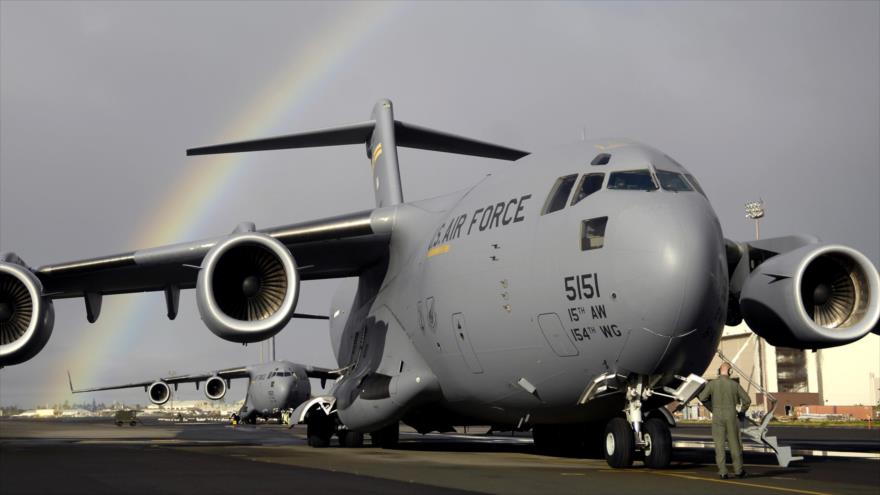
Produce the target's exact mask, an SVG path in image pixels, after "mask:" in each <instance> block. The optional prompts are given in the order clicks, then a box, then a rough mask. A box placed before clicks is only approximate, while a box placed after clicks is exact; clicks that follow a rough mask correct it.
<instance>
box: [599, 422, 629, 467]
mask: <svg viewBox="0 0 880 495" xmlns="http://www.w3.org/2000/svg"><path fill="white" fill-rule="evenodd" d="M635 447H636V442H635V435H634V434H633V431H632V427H630V425H629V422H627V421H626V420H625V419H623V418H612V419H611V421H609V422H608V425H606V426H605V462H607V463H608V465H609V466H611V467H613V468H626V467H630V466H632V463H633V451H634V450H635Z"/></svg>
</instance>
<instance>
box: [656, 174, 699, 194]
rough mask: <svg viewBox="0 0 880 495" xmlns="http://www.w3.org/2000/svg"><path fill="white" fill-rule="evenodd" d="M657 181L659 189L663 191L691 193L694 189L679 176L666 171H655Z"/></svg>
mask: <svg viewBox="0 0 880 495" xmlns="http://www.w3.org/2000/svg"><path fill="white" fill-rule="evenodd" d="M657 180H659V181H660V187H662V188H663V190H664V191H674V192H680V191H693V190H694V188H692V187H691V185H690V184H688V183H687V181H686V180H684V177H682V175H681V174H678V173H675V172H670V171H668V170H659V169H658V170H657Z"/></svg>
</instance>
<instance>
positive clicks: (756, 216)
mask: <svg viewBox="0 0 880 495" xmlns="http://www.w3.org/2000/svg"><path fill="white" fill-rule="evenodd" d="M745 206H746V218H749V219H752V220H754V221H755V240H756V241H757V240H760V239H761V227H760V221H761V219H762V218H764V213H765V211H764V200H763V199H759V200H758V201H749V202H748V203H746V205H745ZM756 337H757V340H756V345H757V346H758V366H759V367H760V369H761V374H760V375H759V377H760V381H761V389H762V390H763V392H762V396H763V399H764V400H763V402H764V412H765V413H766V412H767V366H766V365H765V361H766V356H765V355H764V339H762V338H761V336H760V335H757V334H756Z"/></svg>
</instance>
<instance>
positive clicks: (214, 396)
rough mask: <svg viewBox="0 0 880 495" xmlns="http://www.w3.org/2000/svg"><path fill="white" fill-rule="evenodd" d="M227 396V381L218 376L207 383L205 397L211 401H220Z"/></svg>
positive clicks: (209, 379)
mask: <svg viewBox="0 0 880 495" xmlns="http://www.w3.org/2000/svg"><path fill="white" fill-rule="evenodd" d="M224 395H226V380H224V379H222V378H220V377H219V376H217V375H214V376H212V377H211V378H208V380H207V381H206V382H205V396H206V397H207V398H209V399H211V400H220V399H222V398H223V396H224Z"/></svg>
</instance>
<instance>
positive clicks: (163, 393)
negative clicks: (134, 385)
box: [147, 382, 171, 406]
mask: <svg viewBox="0 0 880 495" xmlns="http://www.w3.org/2000/svg"><path fill="white" fill-rule="evenodd" d="M147 395H149V396H150V402H152V403H153V404H156V405H157V406H161V405H162V404H164V403H166V402H168V400H169V399H170V398H171V387H169V386H168V384H167V383H165V382H153V383H151V384H150V387H149V388H148V389H147Z"/></svg>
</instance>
